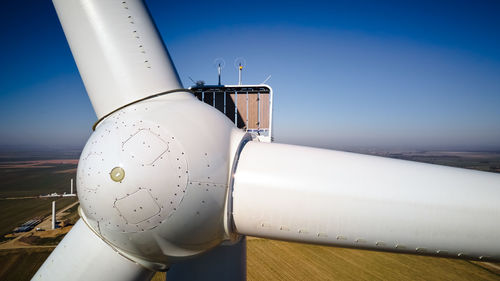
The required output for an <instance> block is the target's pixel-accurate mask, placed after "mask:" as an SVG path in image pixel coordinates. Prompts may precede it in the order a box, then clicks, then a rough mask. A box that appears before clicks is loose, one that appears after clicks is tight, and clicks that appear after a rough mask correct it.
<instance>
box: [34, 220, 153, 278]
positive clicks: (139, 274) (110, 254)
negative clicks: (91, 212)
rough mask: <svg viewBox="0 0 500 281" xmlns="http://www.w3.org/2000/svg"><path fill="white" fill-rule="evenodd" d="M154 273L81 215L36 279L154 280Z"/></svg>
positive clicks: (36, 275) (38, 272)
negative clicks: (108, 240)
mask: <svg viewBox="0 0 500 281" xmlns="http://www.w3.org/2000/svg"><path fill="white" fill-rule="evenodd" d="M153 274H154V272H153V271H149V270H147V269H145V268H144V267H142V266H140V265H138V264H136V263H134V262H132V261H130V260H129V259H127V258H125V257H123V256H122V255H120V254H119V253H117V252H116V251H115V250H113V249H112V248H111V247H110V246H109V245H108V244H106V243H105V242H103V241H102V240H101V239H100V238H99V237H98V236H97V235H96V234H95V233H94V232H92V230H91V229H90V228H89V227H88V226H87V225H86V224H85V223H84V222H83V221H82V220H81V219H80V220H79V221H78V222H77V223H76V224H75V225H74V226H73V228H72V229H71V231H70V232H69V233H68V234H67V235H66V236H65V237H64V239H63V240H62V241H61V242H60V243H59V245H58V246H57V247H56V249H55V250H54V251H53V252H52V253H51V254H50V256H49V257H48V258H47V260H46V261H45V262H44V264H43V265H42V267H40V269H39V270H38V271H37V273H36V274H35V276H33V279H32V280H54V281H58V280H86V281H88V280H111V281H113V280H117V281H118V280H125V281H126V280H150V279H151V278H152V277H153Z"/></svg>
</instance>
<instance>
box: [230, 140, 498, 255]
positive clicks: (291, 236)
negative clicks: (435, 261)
mask: <svg viewBox="0 0 500 281" xmlns="http://www.w3.org/2000/svg"><path fill="white" fill-rule="evenodd" d="M233 188H234V190H233V219H234V225H235V230H236V232H238V233H240V234H245V235H251V236H259V237H267V238H272V239H280V240H290V241H298V242H306V243H316V244H324V245H335V246H342V247H352V248H364V249H372V250H380V251H392V252H406V253H416V254H424V255H437V256H448V257H460V258H465V259H481V260H500V243H499V242H498V241H499V240H500V224H499V222H500V175H499V174H494V173H486V172H479V171H473V170H466V169H459V168H451V167H445V166H438V165H430V164H423V163H417V162H411V161H404V160H396V159H389V158H383V157H375V156H368V155H361V154H355V153H347V152H338V151H332V150H324V149H315V148H308V147H300V146H293V145H284V144H265V143H256V142H251V143H248V144H246V146H245V147H244V148H243V150H242V152H241V155H240V159H239V162H238V164H237V168H236V173H235V175H234V185H233Z"/></svg>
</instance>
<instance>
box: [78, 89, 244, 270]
mask: <svg viewBox="0 0 500 281" xmlns="http://www.w3.org/2000/svg"><path fill="white" fill-rule="evenodd" d="M243 137H244V133H243V132H242V131H241V130H239V129H237V128H235V127H234V125H233V124H232V123H231V121H230V120H229V119H228V118H226V117H225V116H224V115H223V114H222V113H220V112H219V111H218V110H216V109H215V108H213V107H211V106H209V105H207V104H204V103H202V102H200V101H198V100H197V99H196V98H195V97H194V96H192V95H187V94H184V93H174V94H169V95H166V96H161V97H157V98H154V99H149V100H146V101H142V102H139V103H136V104H133V105H130V106H128V107H126V108H124V109H122V110H120V111H118V112H115V113H113V114H112V115H111V116H109V117H107V118H106V119H104V120H103V121H102V122H101V123H100V124H99V125H98V126H97V128H96V131H95V132H94V133H93V134H92V136H91V137H90V139H89V141H88V142H87V145H86V146H85V148H84V150H83V151H82V154H81V158H80V161H79V165H78V171H77V189H78V196H79V199H80V204H81V207H82V211H83V214H84V220H85V221H86V222H87V223H88V224H89V225H91V226H92V228H93V229H94V230H95V231H96V232H97V233H98V234H99V235H101V236H102V238H103V239H104V240H105V241H107V243H109V244H111V245H113V246H114V247H116V248H117V249H119V251H121V253H123V254H125V255H128V256H129V257H130V258H131V259H133V260H135V261H137V262H139V263H141V264H143V265H144V266H147V267H149V268H152V269H156V270H161V269H165V268H167V266H168V264H169V263H170V262H175V261H177V260H181V259H185V258H186V257H189V256H193V255H197V254H199V253H202V252H204V251H207V250H209V249H211V248H213V247H215V246H217V245H218V244H219V243H221V242H222V241H223V240H224V239H226V238H227V237H228V235H227V234H226V231H225V229H226V228H227V227H226V223H225V221H224V213H225V210H226V209H227V208H226V201H227V199H226V198H227V183H228V179H229V172H230V170H231V163H232V161H231V159H233V158H234V155H235V154H236V150H237V148H238V145H239V143H240V142H241V139H242V138H243ZM114 170H117V171H118V170H119V171H120V175H117V174H114V173H113V171H114Z"/></svg>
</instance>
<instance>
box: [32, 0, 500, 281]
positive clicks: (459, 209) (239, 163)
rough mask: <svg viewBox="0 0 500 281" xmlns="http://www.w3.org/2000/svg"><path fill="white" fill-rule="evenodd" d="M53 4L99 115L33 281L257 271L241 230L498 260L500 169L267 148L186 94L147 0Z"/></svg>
mask: <svg viewBox="0 0 500 281" xmlns="http://www.w3.org/2000/svg"><path fill="white" fill-rule="evenodd" d="M53 2H54V5H55V8H56V11H57V14H58V17H59V19H60V22H61V24H62V26H63V29H64V32H65V35H66V38H67V39H68V43H69V45H70V48H71V51H72V53H73V56H74V58H75V61H76V63H77V66H78V69H79V72H80V74H81V77H82V79H83V81H84V84H85V87H86V90H87V93H88V95H89V98H90V100H91V102H92V105H93V107H94V110H95V112H96V114H97V117H98V122H97V123H96V124H95V126H94V128H95V131H94V133H93V134H92V135H91V137H90V139H89V140H88V142H87V144H86V146H85V148H84V150H83V152H82V155H81V158H80V161H79V164H78V174H77V183H78V184H77V188H78V197H79V200H80V206H81V207H80V210H79V211H80V215H81V219H80V220H79V221H78V222H77V223H76V224H75V226H74V227H73V229H72V230H71V231H70V232H69V233H68V234H67V235H66V236H65V238H64V239H63V240H62V241H61V243H59V245H58V246H57V248H56V249H55V250H54V251H53V252H52V254H51V255H50V256H49V257H48V258H47V260H46V261H45V263H44V264H43V265H42V267H41V268H40V269H39V271H38V272H37V273H36V274H35V276H34V277H33V279H34V280H68V279H71V280H102V279H105V280H148V279H149V278H151V277H152V275H153V273H154V271H157V270H167V269H169V268H170V269H169V271H168V274H167V275H168V279H169V280H175V279H191V278H194V277H203V278H206V279H210V278H214V279H218V280H221V279H224V278H226V279H229V280H235V279H245V256H244V253H245V240H244V235H251V236H257V237H265V238H271V239H278V240H287V241H296V242H304V243H314V244H321V245H332V246H340V247H349V248H360V249H370V250H376V251H389V252H399V253H412V254H421V255H430V256H442V257H454V258H462V259H471V260H484V261H498V260H500V244H499V243H498V240H499V238H500V226H499V223H498V222H499V221H500V204H499V199H500V175H498V174H493V173H486V172H478V171H472V170H465V169H458V168H450V167H444V166H437V165H430V164H422V163H416V162H410V161H403V160H395V159H387V158H381V157H374V156H366V155H359V154H353V153H346V152H339V151H331V150H324V149H315V148H309V147H301V146H293V145H285V144H275V143H273V144H268V143H259V142H258V141H256V140H253V139H252V136H251V135H249V134H246V133H245V132H244V131H242V130H240V129H237V128H236V127H235V126H234V124H233V123H232V122H230V121H229V120H228V119H227V118H226V117H225V116H224V115H223V114H221V113H220V112H218V111H217V110H216V109H214V108H213V107H210V106H208V105H206V104H204V103H202V102H199V101H198V100H197V99H196V98H195V97H194V96H193V95H192V94H191V93H190V92H189V90H186V89H183V87H182V85H181V82H180V80H179V77H178V75H177V72H176V70H175V67H174V65H173V64H172V61H171V59H170V57H169V55H168V52H167V50H166V48H165V46H164V44H163V42H162V41H161V39H160V36H159V34H158V32H157V30H156V28H155V25H154V24H153V21H152V19H151V17H150V14H149V13H148V11H147V9H146V7H145V5H144V3H143V1H141V0H105V1H103V0H54V1H53ZM332 262H334V261H332Z"/></svg>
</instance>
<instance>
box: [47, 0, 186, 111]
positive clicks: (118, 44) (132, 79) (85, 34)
mask: <svg viewBox="0 0 500 281" xmlns="http://www.w3.org/2000/svg"><path fill="white" fill-rule="evenodd" d="M53 3H54V6H55V8H56V11H57V15H58V17H59V21H60V22H61V25H62V27H63V30H64V34H65V35H66V39H67V40H68V43H69V46H70V48H71V52H72V54H73V57H74V59H75V62H76V64H77V66H78V70H79V72H80V75H81V77H82V80H83V82H84V84H85V88H86V90H87V93H88V95H89V98H90V100H91V102H92V105H93V106H94V110H95V112H96V114H97V117H98V118H101V117H103V116H105V115H106V114H108V113H110V112H112V111H114V110H116V109H117V108H119V107H121V106H123V105H126V104H128V103H130V102H133V101H136V100H139V99H141V98H144V97H147V96H150V95H153V94H158V93H162V92H166V91H169V90H172V89H179V88H182V84H181V82H180V80H179V77H178V75H177V71H176V70H175V67H174V65H173V63H172V61H171V59H170V56H169V54H168V52H167V50H166V48H165V46H164V44H163V42H162V40H161V38H160V35H159V33H158V31H157V29H156V27H155V25H154V23H153V20H152V19H151V16H150V15H149V12H148V10H147V9H146V7H145V5H144V3H143V1H141V0H127V1H118V0H111V1H102V0H53Z"/></svg>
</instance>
